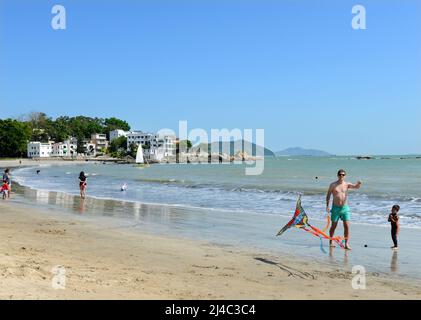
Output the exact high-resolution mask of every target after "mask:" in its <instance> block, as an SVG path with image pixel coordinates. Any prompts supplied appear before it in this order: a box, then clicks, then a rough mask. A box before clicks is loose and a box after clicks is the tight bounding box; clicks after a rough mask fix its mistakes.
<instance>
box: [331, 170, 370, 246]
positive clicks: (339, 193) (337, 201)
mask: <svg viewBox="0 0 421 320" xmlns="http://www.w3.org/2000/svg"><path fill="white" fill-rule="evenodd" d="M345 176H346V172H345V170H343V169H341V170H339V171H338V180H337V181H336V182H333V183H332V184H331V185H330V187H329V190H328V192H327V195H326V211H327V213H328V214H331V220H332V225H331V228H330V237H333V236H334V234H335V230H336V227H337V226H338V222H339V219H341V220H342V221H343V223H344V238H345V249H347V250H351V247H350V246H349V220H350V217H351V213H350V209H349V206H348V190H349V189H359V188H361V185H362V182H361V181H358V182H357V183H356V184H352V183H349V182H346V181H345ZM332 195H333V206H332V210H331V209H330V197H331V196H332ZM330 246H331V247H334V245H333V242H332V241H330Z"/></svg>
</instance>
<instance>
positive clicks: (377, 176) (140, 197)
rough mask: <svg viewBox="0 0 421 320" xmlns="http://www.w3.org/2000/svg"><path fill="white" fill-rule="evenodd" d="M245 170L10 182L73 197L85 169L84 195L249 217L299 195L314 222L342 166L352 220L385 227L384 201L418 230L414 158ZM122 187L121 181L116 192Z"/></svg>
mask: <svg viewBox="0 0 421 320" xmlns="http://www.w3.org/2000/svg"><path fill="white" fill-rule="evenodd" d="M245 168H246V165H243V164H190V165H187V164H162V165H153V166H151V167H147V168H139V167H135V166H132V165H117V164H105V165H103V164H92V163H86V164H83V165H66V166H43V165H41V166H40V167H36V168H33V167H30V168H20V169H14V170H13V179H14V180H15V181H16V182H18V183H19V184H21V185H23V186H27V187H30V188H33V189H38V190H45V191H59V192H63V193H69V194H74V195H76V194H78V192H79V190H78V175H79V172H80V171H85V173H86V174H87V176H88V190H87V191H88V195H89V196H91V197H96V198H101V199H114V200H121V201H126V202H134V203H144V204H145V203H147V204H160V205H169V206H177V207H184V208H202V209H207V210H218V211H219V212H220V211H222V212H225V213H226V215H227V217H230V214H231V216H232V218H233V219H234V217H235V216H237V214H241V213H243V214H252V216H253V217H254V219H265V217H268V215H270V216H274V215H275V216H282V217H285V218H287V217H290V216H291V215H292V214H293V211H294V209H295V202H296V200H297V198H298V195H299V194H302V195H303V198H302V203H303V207H304V208H305V209H306V211H307V213H308V215H309V217H310V219H314V220H317V221H319V220H324V219H325V196H326V190H327V188H328V186H329V184H330V183H331V182H333V181H334V180H335V179H336V173H337V171H338V170H339V169H341V168H343V169H345V170H346V171H347V173H348V175H347V180H349V181H350V182H356V181H357V180H362V181H363V186H362V188H361V189H360V190H351V191H350V194H349V205H350V207H351V210H352V221H353V222H355V223H363V224H374V225H384V226H387V225H388V223H387V216H388V213H389V212H390V209H391V207H392V205H394V204H399V205H400V206H401V212H400V215H401V224H402V226H403V227H407V228H421V188H420V187H421V159H418V158H416V157H411V158H404V159H401V157H398V156H396V157H389V158H380V157H379V158H378V159H373V160H357V159H355V158H353V157H323V158H312V157H280V158H267V159H266V160H265V170H264V172H263V174H262V175H259V176H247V175H246V174H245ZM38 169H39V170H41V171H40V174H37V173H36V170H38ZM316 177H317V178H316ZM123 184H127V186H128V188H127V190H126V191H124V192H122V191H121V190H120V189H121V186H122V185H123ZM234 213H235V214H234Z"/></svg>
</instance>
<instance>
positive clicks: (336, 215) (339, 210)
mask: <svg viewBox="0 0 421 320" xmlns="http://www.w3.org/2000/svg"><path fill="white" fill-rule="evenodd" d="M330 213H331V216H330V218H331V219H332V222H338V221H339V219H341V220H342V221H349V220H350V217H351V212H350V209H349V206H342V207H338V206H333V207H332V210H331V211H330Z"/></svg>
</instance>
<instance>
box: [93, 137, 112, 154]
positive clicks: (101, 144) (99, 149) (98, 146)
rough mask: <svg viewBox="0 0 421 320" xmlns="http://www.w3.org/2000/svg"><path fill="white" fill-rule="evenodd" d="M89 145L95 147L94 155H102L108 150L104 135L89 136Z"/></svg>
mask: <svg viewBox="0 0 421 320" xmlns="http://www.w3.org/2000/svg"><path fill="white" fill-rule="evenodd" d="M91 143H93V144H94V145H95V151H96V153H103V152H104V150H105V149H107V148H108V140H107V136H106V135H105V134H101V133H94V134H92V135H91Z"/></svg>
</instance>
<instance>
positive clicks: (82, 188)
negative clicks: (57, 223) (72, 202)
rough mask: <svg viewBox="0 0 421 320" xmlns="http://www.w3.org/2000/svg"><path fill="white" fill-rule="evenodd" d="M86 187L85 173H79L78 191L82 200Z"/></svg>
mask: <svg viewBox="0 0 421 320" xmlns="http://www.w3.org/2000/svg"><path fill="white" fill-rule="evenodd" d="M86 186H87V179H86V176H85V172H83V171H81V172H80V174H79V189H80V196H81V198H82V199H85V197H86Z"/></svg>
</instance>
